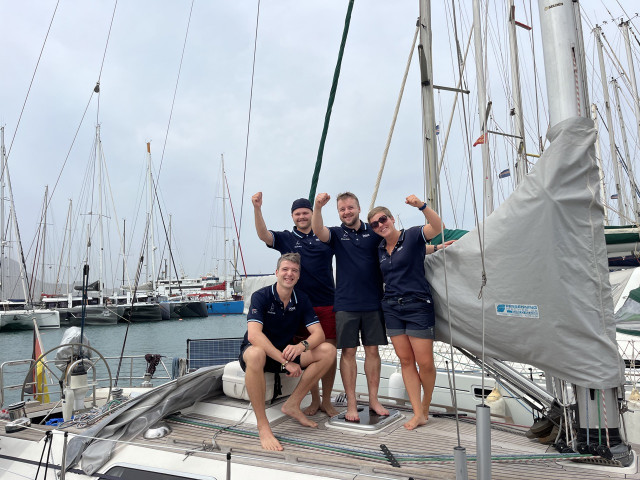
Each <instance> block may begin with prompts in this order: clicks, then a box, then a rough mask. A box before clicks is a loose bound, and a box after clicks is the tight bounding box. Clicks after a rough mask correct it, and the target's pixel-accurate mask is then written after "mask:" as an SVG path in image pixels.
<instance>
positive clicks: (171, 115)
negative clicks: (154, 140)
mask: <svg viewBox="0 0 640 480" xmlns="http://www.w3.org/2000/svg"><path fill="white" fill-rule="evenodd" d="M194 2H195V0H191V8H190V9H189V18H188V20H187V30H186V32H185V34H184V42H183V43H182V53H181V54H180V64H179V66H178V76H177V77H176V85H175V87H174V89H173V98H172V99H171V109H170V110H169V119H168V121H167V129H166V131H165V133H164V143H163V144H162V154H161V155H160V166H159V167H158V173H157V180H159V179H160V172H161V171H162V162H163V161H164V154H165V151H166V149H167V140H168V138H169V129H170V127H171V118H172V117H173V108H174V107H175V104H176V97H177V95H178V85H179V84H180V73H181V72H182V62H183V61H184V52H185V50H186V48H187V39H188V38H189V27H190V26H191V15H192V14H193V4H194ZM156 189H157V186H156ZM157 196H158V193H157V192H156V197H157ZM158 205H160V204H159V203H158Z"/></svg>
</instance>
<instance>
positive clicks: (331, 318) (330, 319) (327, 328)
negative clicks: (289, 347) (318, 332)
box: [293, 306, 336, 343]
mask: <svg viewBox="0 0 640 480" xmlns="http://www.w3.org/2000/svg"><path fill="white" fill-rule="evenodd" d="M313 311H314V312H316V316H317V317H318V320H320V325H321V326H322V330H323V331H324V338H325V339H335V338H336V314H335V312H334V311H333V306H329V307H313ZM308 337H309V332H308V330H307V329H306V328H304V327H301V328H300V329H299V330H298V333H296V336H295V337H293V341H294V343H300V341H301V340H305V339H306V338H308Z"/></svg>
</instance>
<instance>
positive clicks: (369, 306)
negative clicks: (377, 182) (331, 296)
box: [328, 222, 382, 312]
mask: <svg viewBox="0 0 640 480" xmlns="http://www.w3.org/2000/svg"><path fill="white" fill-rule="evenodd" d="M329 232H330V233H331V237H330V238H329V242H328V243H329V245H330V246H331V248H332V249H333V252H334V254H335V256H336V270H337V271H336V301H335V303H334V306H333V309H334V310H335V311H336V312H371V311H374V310H379V309H380V299H381V298H382V275H381V274H380V268H379V266H378V245H379V244H380V239H381V238H382V237H380V236H379V235H378V234H377V233H374V231H373V229H372V228H371V227H370V226H369V224H367V223H364V222H360V228H359V229H358V230H354V229H352V228H349V227H347V226H346V225H345V224H344V223H343V224H342V225H341V226H339V227H329Z"/></svg>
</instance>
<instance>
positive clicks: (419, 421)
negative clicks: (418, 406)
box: [404, 415, 427, 430]
mask: <svg viewBox="0 0 640 480" xmlns="http://www.w3.org/2000/svg"><path fill="white" fill-rule="evenodd" d="M426 423H427V419H426V418H424V416H423V415H420V416H416V415H414V416H413V418H412V419H411V420H409V421H408V422H407V423H405V424H404V428H406V429H407V430H413V429H414V428H417V427H419V426H420V425H425V424H426Z"/></svg>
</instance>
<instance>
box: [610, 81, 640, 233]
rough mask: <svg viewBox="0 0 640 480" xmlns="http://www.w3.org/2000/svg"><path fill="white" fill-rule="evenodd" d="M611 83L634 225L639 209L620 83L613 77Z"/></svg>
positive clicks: (637, 219)
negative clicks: (621, 102)
mask: <svg viewBox="0 0 640 480" xmlns="http://www.w3.org/2000/svg"><path fill="white" fill-rule="evenodd" d="M611 84H612V85H613V94H614V96H615V98H616V110H617V111H618V122H620V135H622V146H623V148H624V161H625V162H626V163H627V174H628V177H629V182H630V184H631V203H632V205H633V220H634V221H635V223H636V225H637V224H638V222H640V210H639V209H638V195H637V194H636V177H635V175H634V174H633V164H632V162H631V155H629V144H628V142H627V130H626V128H625V126H624V116H623V115H622V108H620V93H619V91H620V85H618V81H617V80H616V79H615V78H614V79H612V80H611Z"/></svg>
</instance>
